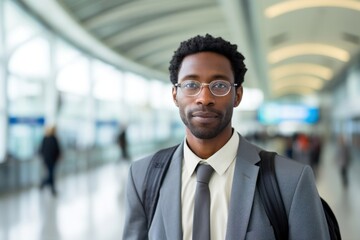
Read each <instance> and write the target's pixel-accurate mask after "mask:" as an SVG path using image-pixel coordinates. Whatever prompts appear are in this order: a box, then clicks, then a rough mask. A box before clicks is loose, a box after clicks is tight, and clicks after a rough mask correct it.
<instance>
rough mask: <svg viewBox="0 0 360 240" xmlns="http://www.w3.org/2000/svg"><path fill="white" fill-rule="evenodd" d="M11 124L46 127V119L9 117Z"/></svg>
mask: <svg viewBox="0 0 360 240" xmlns="http://www.w3.org/2000/svg"><path fill="white" fill-rule="evenodd" d="M9 124H10V125H14V124H25V125H33V126H44V124H45V118H44V117H16V116H10V117H9Z"/></svg>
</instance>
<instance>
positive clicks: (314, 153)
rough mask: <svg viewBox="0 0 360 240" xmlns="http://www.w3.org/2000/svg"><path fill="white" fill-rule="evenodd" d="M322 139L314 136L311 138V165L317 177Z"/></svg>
mask: <svg viewBox="0 0 360 240" xmlns="http://www.w3.org/2000/svg"><path fill="white" fill-rule="evenodd" d="M321 150H322V139H321V137H320V136H319V135H316V134H313V135H312V136H311V137H310V165H311V167H312V168H313V170H314V173H315V176H316V175H317V172H318V168H319V165H320V160H321Z"/></svg>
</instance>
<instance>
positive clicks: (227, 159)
mask: <svg viewBox="0 0 360 240" xmlns="http://www.w3.org/2000/svg"><path fill="white" fill-rule="evenodd" d="M239 141H240V138H239V135H238V134H237V132H236V131H234V132H233V134H232V136H231V138H230V139H229V141H228V142H227V143H226V144H225V145H224V146H223V147H222V148H221V149H219V151H217V152H216V153H214V154H213V155H212V156H210V157H209V158H208V159H202V158H199V157H198V156H197V155H196V154H195V153H193V152H192V151H191V149H190V148H189V146H188V145H187V142H186V138H185V144H184V165H185V169H186V175H187V176H188V177H191V175H192V174H193V173H194V171H195V168H196V166H197V165H198V163H199V162H204V163H206V164H209V165H210V166H212V167H213V168H214V170H215V172H217V174H219V175H222V174H224V173H225V172H226V170H227V169H228V168H229V166H230V165H231V163H232V162H233V161H234V160H235V158H236V153H237V148H238V146H239Z"/></svg>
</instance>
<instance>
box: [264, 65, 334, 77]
mask: <svg viewBox="0 0 360 240" xmlns="http://www.w3.org/2000/svg"><path fill="white" fill-rule="evenodd" d="M294 75H311V76H316V77H319V78H322V79H324V80H330V79H331V78H332V76H333V71H332V70H331V69H330V68H327V67H324V66H321V65H317V64H309V63H292V64H286V65H282V66H279V67H276V68H274V69H272V70H271V71H270V76H271V79H273V80H276V79H280V78H284V77H288V76H294Z"/></svg>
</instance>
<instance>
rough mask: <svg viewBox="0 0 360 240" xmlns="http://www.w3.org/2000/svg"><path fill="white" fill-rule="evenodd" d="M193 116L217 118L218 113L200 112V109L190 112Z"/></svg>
mask: <svg viewBox="0 0 360 240" xmlns="http://www.w3.org/2000/svg"><path fill="white" fill-rule="evenodd" d="M192 116H193V117H197V118H217V117H218V114H216V113H214V112H202V111H198V112H194V113H193V114H192Z"/></svg>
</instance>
